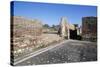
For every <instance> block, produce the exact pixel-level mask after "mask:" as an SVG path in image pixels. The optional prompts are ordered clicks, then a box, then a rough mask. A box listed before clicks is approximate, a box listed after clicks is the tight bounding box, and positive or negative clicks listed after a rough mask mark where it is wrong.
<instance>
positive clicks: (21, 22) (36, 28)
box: [11, 16, 42, 37]
mask: <svg viewBox="0 0 100 67" xmlns="http://www.w3.org/2000/svg"><path fill="white" fill-rule="evenodd" d="M11 23H12V24H13V33H14V36H17V37H18V36H21V35H24V34H27V35H36V36H37V35H40V34H41V33H42V22H41V21H40V20H38V19H33V20H31V19H27V18H24V17H19V16H12V22H11Z"/></svg>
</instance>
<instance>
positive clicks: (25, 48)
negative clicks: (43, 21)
mask: <svg viewBox="0 0 100 67" xmlns="http://www.w3.org/2000/svg"><path fill="white" fill-rule="evenodd" d="M61 40H63V39H62V38H61V37H59V36H58V35H56V34H42V35H41V36H36V37H34V36H30V35H24V36H23V37H20V38H14V41H13V45H14V46H13V47H14V56H15V57H19V56H21V55H23V54H27V53H30V52H32V51H34V50H35V49H39V48H44V47H46V46H49V45H51V44H52V43H57V42H60V41H61Z"/></svg>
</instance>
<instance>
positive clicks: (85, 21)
mask: <svg viewBox="0 0 100 67" xmlns="http://www.w3.org/2000/svg"><path fill="white" fill-rule="evenodd" d="M82 37H83V39H84V40H95V41H96V39H97V17H83V18H82Z"/></svg>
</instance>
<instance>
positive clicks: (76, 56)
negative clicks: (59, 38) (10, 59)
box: [16, 40, 97, 66]
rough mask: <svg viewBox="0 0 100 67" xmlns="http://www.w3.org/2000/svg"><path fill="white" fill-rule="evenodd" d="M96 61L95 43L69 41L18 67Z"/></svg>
mask: <svg viewBox="0 0 100 67" xmlns="http://www.w3.org/2000/svg"><path fill="white" fill-rule="evenodd" d="M96 60H97V43H94V42H88V41H77V40H69V41H68V42H67V43H66V42H65V43H63V44H61V45H59V46H57V47H55V48H53V49H51V50H48V51H46V52H43V53H41V54H39V55H37V56H35V57H31V58H30V59H28V60H25V61H23V62H21V63H19V64H16V65H18V66H23V65H40V64H55V63H70V62H85V61H96Z"/></svg>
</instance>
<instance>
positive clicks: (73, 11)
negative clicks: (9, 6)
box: [12, 1, 97, 25]
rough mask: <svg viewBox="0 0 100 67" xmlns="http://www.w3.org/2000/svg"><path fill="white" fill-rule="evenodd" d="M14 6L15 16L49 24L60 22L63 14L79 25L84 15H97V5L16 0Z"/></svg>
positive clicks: (68, 19) (69, 20)
mask: <svg viewBox="0 0 100 67" xmlns="http://www.w3.org/2000/svg"><path fill="white" fill-rule="evenodd" d="M13 7H14V11H13V12H12V15H13V16H23V17H26V18H30V19H39V20H41V21H42V22H43V23H44V24H49V25H53V24H55V25H57V24H59V23H60V18H61V17H63V16H64V17H66V19H67V21H68V22H69V23H71V24H79V25H81V23H82V17H85V16H97V7H96V6H83V5H69V4H49V3H36V2H35V3H34V2H22V1H14V6H13Z"/></svg>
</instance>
